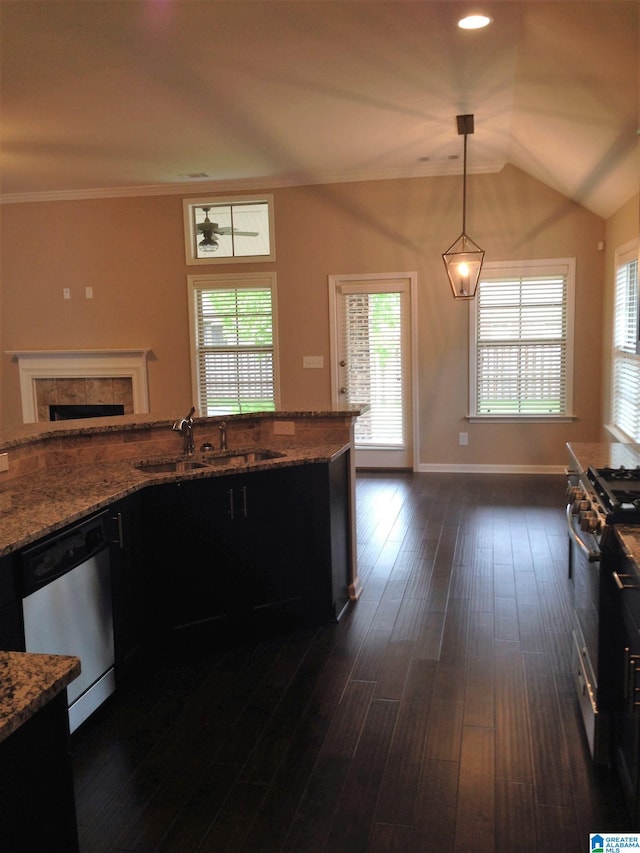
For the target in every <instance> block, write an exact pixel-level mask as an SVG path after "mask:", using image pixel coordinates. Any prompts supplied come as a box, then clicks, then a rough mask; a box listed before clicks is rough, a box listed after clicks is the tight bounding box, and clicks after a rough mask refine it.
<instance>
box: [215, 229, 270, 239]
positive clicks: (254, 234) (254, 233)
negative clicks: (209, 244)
mask: <svg viewBox="0 0 640 853" xmlns="http://www.w3.org/2000/svg"><path fill="white" fill-rule="evenodd" d="M214 233H216V234H223V235H227V234H233V235H234V236H235V237H257V236H258V235H259V233H260V232H259V231H238V230H237V229H236V228H231V227H225V228H218V229H216V231H215V232H214Z"/></svg>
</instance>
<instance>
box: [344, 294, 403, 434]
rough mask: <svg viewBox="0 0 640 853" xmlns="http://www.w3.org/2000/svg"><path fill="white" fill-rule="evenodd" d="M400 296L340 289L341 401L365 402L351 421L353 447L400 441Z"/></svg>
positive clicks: (401, 386) (361, 403) (401, 420)
mask: <svg viewBox="0 0 640 853" xmlns="http://www.w3.org/2000/svg"><path fill="white" fill-rule="evenodd" d="M401 297H402V294H401V293H399V292H387V293H385V292H380V293H363V292H356V293H351V292H348V289H347V288H345V289H344V290H343V293H342V297H341V308H342V310H341V325H342V330H341V331H342V341H343V346H344V357H343V362H344V372H343V381H344V386H343V387H344V391H343V393H344V396H345V398H346V399H345V402H347V403H348V404H349V405H353V406H362V405H365V404H367V405H368V406H369V410H368V411H367V412H366V413H364V414H362V415H361V416H360V417H359V418H358V419H357V421H356V425H355V442H356V447H362V448H364V447H366V448H383V447H388V448H400V447H403V446H404V422H403V421H404V418H403V381H402V374H403V371H402V303H401Z"/></svg>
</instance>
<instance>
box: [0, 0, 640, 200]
mask: <svg viewBox="0 0 640 853" xmlns="http://www.w3.org/2000/svg"><path fill="white" fill-rule="evenodd" d="M469 7H470V4H469V3H467V2H463V0H460V2H458V0H448V1H447V2H426V1H425V2H423V0H412V2H404V0H387V1H386V2H385V0H381V2H371V1H370V0H336V2H333V0H299V2H298V0H105V2H102V0H0V16H1V17H0V39H1V51H0V61H1V77H0V87H1V92H0V94H1V100H0V109H1V143H2V144H1V149H0V194H1V198H2V200H3V201H6V202H11V201H22V200H37V199H42V198H70V197H87V196H99V195H126V194H134V193H136V194H145V193H159V192H176V193H177V192H181V193H184V192H186V191H192V190H193V188H194V187H195V188H196V189H201V188H203V186H202V185H205V186H206V187H207V189H209V188H219V189H221V190H222V189H226V190H228V189H235V188H244V187H252V188H257V187H262V188H267V187H270V186H271V187H273V186H283V185H291V184H304V183H325V182H332V181H346V180H369V179H384V178H391V177H409V176H420V175H439V174H451V173H454V172H460V171H461V168H462V138H461V137H459V136H458V134H457V129H456V120H455V117H456V115H458V114H461V113H472V114H474V116H475V133H474V135H473V136H472V137H470V138H469V143H468V164H469V171H470V172H473V171H476V172H480V171H497V170H499V169H501V168H502V167H503V166H504V164H506V163H511V164H513V165H515V166H517V167H518V168H520V169H522V170H524V171H525V172H528V173H529V174H531V175H532V176H533V177H535V178H538V179H539V180H541V181H543V182H545V183H546V184H548V185H549V186H551V187H553V188H555V189H557V190H559V191H560V192H562V193H564V194H565V195H566V196H568V197H570V198H572V199H575V200H576V201H577V202H579V203H580V204H582V205H584V206H585V207H587V208H589V209H591V210H592V211H594V212H595V213H597V214H598V215H600V216H603V217H606V216H609V215H610V214H611V213H613V212H614V211H615V210H616V209H617V208H618V207H619V206H620V205H621V204H623V203H624V202H625V201H627V200H628V199H629V198H631V197H632V196H633V195H634V194H635V193H636V192H637V191H638V185H639V175H640V170H639V162H640V159H639V157H640V155H639V147H640V137H639V136H638V129H639V128H640V117H639V111H640V94H639V79H640V59H639V16H640V2H638V0H570V1H569V2H546V0H497V2H496V0H494V2H486V3H485V2H482V0H478V2H477V3H475V8H476V9H479V8H482V10H483V11H486V12H487V13H488V14H489V15H490V16H491V17H492V19H493V22H492V24H491V25H490V26H489V27H488V28H486V29H484V30H479V31H462V30H460V29H459V28H458V27H457V26H456V21H457V19H458V18H459V17H460V15H461V14H462V13H463V12H467V11H468V10H469Z"/></svg>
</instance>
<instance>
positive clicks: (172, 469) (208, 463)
mask: <svg viewBox="0 0 640 853" xmlns="http://www.w3.org/2000/svg"><path fill="white" fill-rule="evenodd" d="M281 456H284V454H283V453H278V452H277V451H276V450H243V451H239V452H238V453H234V452H233V451H229V452H224V453H222V454H221V455H219V456H208V457H206V458H205V459H204V460H196V459H148V460H146V461H144V462H136V463H135V465H134V468H137V469H138V471H143V472H144V473H145V474H167V473H172V474H184V473H186V472H187V471H197V470H202V469H203V468H239V467H241V466H243V465H252V464H254V463H256V462H261V461H263V460H264V459H277V458H279V457H281Z"/></svg>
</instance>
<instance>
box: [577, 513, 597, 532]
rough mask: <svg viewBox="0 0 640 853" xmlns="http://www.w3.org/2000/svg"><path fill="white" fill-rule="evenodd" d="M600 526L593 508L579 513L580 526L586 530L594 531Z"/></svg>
mask: <svg viewBox="0 0 640 853" xmlns="http://www.w3.org/2000/svg"><path fill="white" fill-rule="evenodd" d="M599 527H600V519H599V518H598V513H597V512H595V510H589V511H588V512H585V513H580V528H581V529H582V530H584V531H586V532H589V533H594V532H595V531H596V530H598V528H599Z"/></svg>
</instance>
